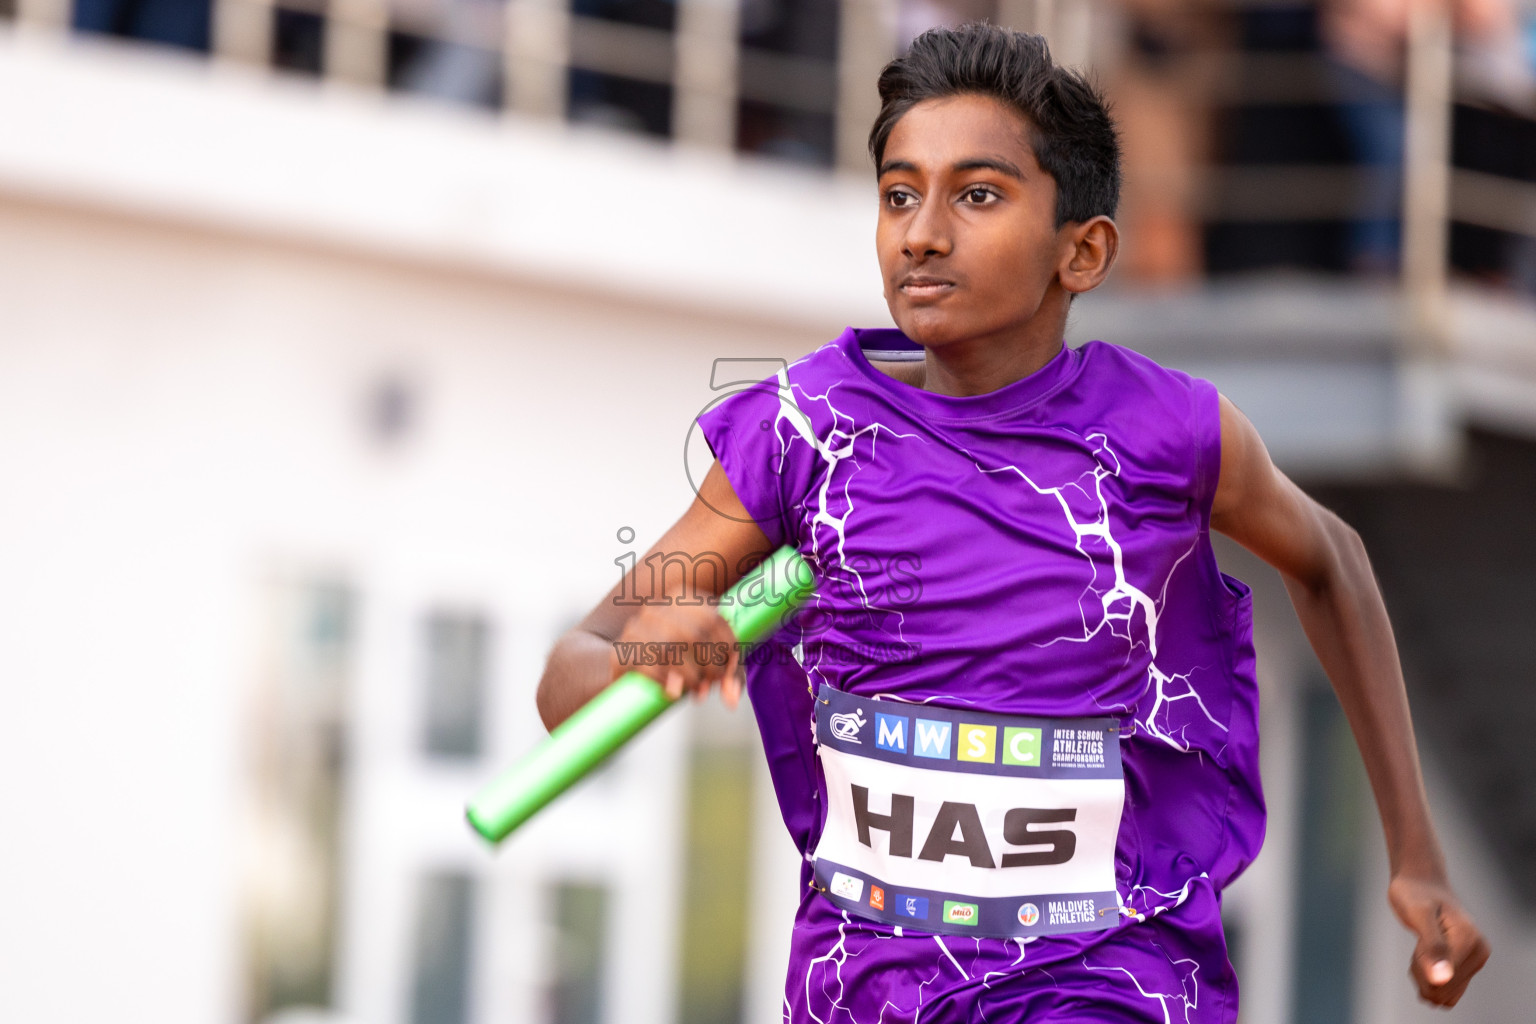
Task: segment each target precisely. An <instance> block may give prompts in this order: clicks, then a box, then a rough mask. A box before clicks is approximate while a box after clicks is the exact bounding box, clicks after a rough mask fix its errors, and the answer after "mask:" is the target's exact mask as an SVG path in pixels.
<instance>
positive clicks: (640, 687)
mask: <svg viewBox="0 0 1536 1024" xmlns="http://www.w3.org/2000/svg"><path fill="white" fill-rule="evenodd" d="M812 589H813V583H812V578H811V570H810V566H808V565H806V564H805V560H804V559H803V558H801V557H800V553H799V552H797V551H796V550H795V549H794V548H792V547H789V546H787V545H786V546H785V547H782V548H779V550H777V551H775V552H774V553H773V554H772V555H770V556H769V557H768V558H767V559H766V560H765V561H764V562H763V564H762V565H760V566H758V567H757V568H756V569H754V570H753V571H752V572H750V573H748V574H747V575H746V576H743V577H742V578H741V579H740V580H738V581H737V582H736V585H735V586H734V587H732V588H731V589H730V590H728V591H726V592H725V594H724V595H723V596H722V597H721V599H720V604H719V611H720V616H721V617H722V618H723V619H725V621H726V622H728V623H729V624H730V627H731V631H732V632H734V633H735V634H736V639H737V640H739V641H741V642H742V643H755V642H756V641H758V640H762V639H764V638H766V637H769V636H771V635H773V633H774V631H775V630H777V629H778V628H779V626H780V624H782V623H783V621H784V620H785V619H786V618H788V617H789V615H790V613H791V612H793V611H794V610H795V609H796V608H799V607H800V606H801V605H802V604H804V603H805V599H806V598H807V597H809V596H810V593H811V590H812ZM673 703H674V702H673V701H672V700H671V699H670V698H668V697H667V693H666V690H664V689H663V688H662V686H661V684H660V683H657V682H656V681H655V680H654V679H652V678H650V677H649V676H645V675H641V674H640V673H639V672H626V673H625V674H624V675H622V676H620V677H619V678H618V679H616V680H614V681H613V682H612V683H611V684H610V685H609V686H608V688H607V689H605V690H603V691H602V692H601V693H599V694H598V695H597V696H596V697H593V698H592V699H591V700H589V701H587V703H586V704H585V705H584V706H583V707H582V708H581V710H579V711H577V712H576V713H575V714H574V715H572V716H571V717H570V718H568V719H566V720H565V721H564V722H562V723H561V724H560V725H559V726H557V727H556V728H555V730H554V731H553V732H551V733H550V734H549V738H548V739H546V740H545V741H544V742H543V743H541V744H540V745H539V746H538V747H536V748H535V749H534V750H533V752H532V753H530V754H529V755H528V756H527V757H525V758H523V759H522V760H521V761H519V762H517V764H515V765H513V766H512V767H511V768H509V769H507V770H506V771H505V772H503V773H502V774H501V775H500V776H499V777H498V778H496V779H495V780H494V781H493V782H491V783H490V785H488V786H486V787H485V788H484V789H482V790H481V791H480V792H479V793H478V794H477V795H476V796H475V798H474V799H473V800H471V801H470V802H469V806H467V807H466V808H465V809H464V816H465V817H466V818H468V819H469V823H470V825H471V826H472V827H473V828H474V830H475V831H476V832H478V833H480V834H481V835H482V836H484V837H485V838H486V839H488V840H490V841H491V842H493V843H499V842H501V840H503V839H505V838H506V837H507V835H508V834H509V833H510V832H511V831H512V830H513V829H515V828H517V827H518V826H519V825H521V824H522V823H523V822H525V821H527V820H528V819H529V818H531V817H533V816H534V815H535V814H537V813H538V812H539V810H541V809H542V808H543V807H544V805H545V804H547V803H549V802H550V801H551V800H553V799H554V798H555V797H557V796H559V795H560V794H561V793H563V792H565V791H566V790H567V789H569V788H570V787H571V786H572V785H574V784H575V783H576V782H577V781H578V780H580V779H581V778H582V777H583V776H585V775H586V774H587V773H588V772H590V771H591V770H592V769H593V768H596V767H597V766H598V765H599V764H600V763H601V762H602V761H603V759H604V758H606V757H608V755H610V754H612V753H613V752H614V751H616V750H618V749H619V748H620V747H622V746H623V745H624V744H625V743H627V742H629V740H630V739H631V738H632V737H633V736H634V735H635V734H636V733H637V732H639V731H640V730H641V729H643V728H645V727H646V726H647V725H649V724H650V723H651V721H652V720H653V719H654V718H656V716H657V715H659V714H661V713H662V712H663V711H665V710H667V708H669V707H671V706H672V704H673Z"/></svg>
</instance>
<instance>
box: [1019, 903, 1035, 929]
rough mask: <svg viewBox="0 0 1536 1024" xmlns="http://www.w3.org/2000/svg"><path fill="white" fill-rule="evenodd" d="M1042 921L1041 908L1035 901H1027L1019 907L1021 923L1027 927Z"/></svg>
mask: <svg viewBox="0 0 1536 1024" xmlns="http://www.w3.org/2000/svg"><path fill="white" fill-rule="evenodd" d="M1039 921H1040V908H1039V907H1037V906H1035V905H1034V904H1033V903H1025V904H1024V905H1022V906H1021V907H1019V924H1021V925H1023V926H1024V927H1025V928H1032V927H1034V926H1035V925H1036V924H1037V923H1039Z"/></svg>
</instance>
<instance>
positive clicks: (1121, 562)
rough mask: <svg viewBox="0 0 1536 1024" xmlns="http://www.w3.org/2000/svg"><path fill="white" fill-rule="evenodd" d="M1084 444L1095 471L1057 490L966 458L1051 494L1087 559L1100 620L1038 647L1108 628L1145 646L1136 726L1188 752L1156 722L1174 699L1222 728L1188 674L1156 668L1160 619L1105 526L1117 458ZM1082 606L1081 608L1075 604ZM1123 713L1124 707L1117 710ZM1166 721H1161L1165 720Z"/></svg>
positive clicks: (1097, 444) (1096, 441) (1104, 441)
mask: <svg viewBox="0 0 1536 1024" xmlns="http://www.w3.org/2000/svg"><path fill="white" fill-rule="evenodd" d="M1085 440H1086V441H1089V442H1091V443H1093V445H1094V448H1093V456H1094V468H1093V469H1092V470H1089V471H1086V472H1084V473H1083V474H1082V476H1079V477H1078V478H1077V479H1075V480H1072V481H1071V482H1069V483H1065V484H1060V485H1058V486H1056V487H1042V486H1041V485H1040V484H1037V483H1035V481H1034V480H1033V479H1031V478H1030V476H1029V474H1028V473H1026V472H1024V471H1023V470H1022V469H1020V468H1019V467H1018V466H1014V465H1005V466H997V467H991V468H989V467H986V466H983V465H982V464H981V463H980V462H978V461H976V457H975V456H974V455H973V454H971V453H970V452H969V451H967V452H966V453H965V454H966V456H967V457H969V458H970V459H971V462H972V463H973V464H974V465H975V466H976V468H977V469H978V470H980V471H981V472H982V473H1014V474H1017V475H1018V477H1019V479H1021V480H1023V481H1024V482H1025V483H1026V484H1028V485H1029V486H1030V487H1031V488H1032V489H1033V490H1034V492H1035V493H1036V494H1039V495H1045V496H1050V497H1052V498H1054V499H1055V500H1056V503H1057V504H1058V505H1060V506H1061V511H1062V514H1063V515H1064V516H1066V518H1067V525H1068V526H1069V527H1070V528H1071V529H1072V533H1073V536H1074V537H1075V538H1076V548H1077V550H1078V553H1080V554H1081V555H1082V556H1083V558H1084V559H1086V560H1087V562H1088V566H1089V571H1090V577H1089V582H1088V585H1087V587H1085V588H1084V591H1083V593H1084V595H1088V594H1093V595H1095V596H1097V598H1098V606H1099V608H1098V612H1099V618H1098V621H1097V622H1090V621H1089V620H1088V618H1087V616H1084V620H1083V635H1082V636H1076V637H1058V638H1057V639H1055V640H1050V641H1047V642H1046V643H1045V644H1043V645H1042V646H1046V647H1048V646H1051V645H1052V644H1057V643H1086V642H1088V641H1089V640H1092V639H1093V638H1094V637H1095V636H1097V635H1098V634H1099V633H1100V632H1101V631H1103V630H1106V629H1107V630H1108V631H1109V632H1110V633H1111V634H1112V635H1114V636H1119V637H1122V638H1123V639H1124V640H1125V641H1126V642H1127V643H1128V644H1129V645H1130V646H1131V648H1132V649H1135V648H1136V647H1139V646H1145V647H1146V649H1147V652H1148V654H1149V655H1150V658H1149V661H1148V663H1147V675H1148V681H1147V684H1148V687H1149V688H1150V689H1152V691H1153V699H1152V702H1151V705H1150V707H1148V708H1147V711H1146V714H1145V715H1144V716H1143V717H1141V718H1138V719H1136V722H1137V724H1138V725H1139V726H1140V727H1141V728H1143V729H1145V730H1146V731H1147V732H1148V733H1149V734H1151V735H1152V736H1155V737H1156V738H1157V739H1159V740H1161V741H1162V742H1164V743H1166V744H1168V745H1169V746H1170V747H1173V748H1175V749H1177V750H1181V751H1184V752H1186V753H1187V752H1188V751H1189V743H1188V740H1187V737H1186V735H1185V730H1184V729H1183V728H1180V729H1179V730H1178V735H1175V734H1174V732H1173V730H1171V729H1169V728H1167V727H1166V726H1165V725H1160V724H1159V722H1158V717H1159V715H1160V714H1161V715H1165V716H1166V712H1167V710H1168V707H1169V705H1171V704H1174V703H1176V702H1178V701H1183V700H1193V701H1194V702H1195V703H1196V704H1197V705H1198V706H1199V708H1200V713H1201V714H1203V715H1204V716H1205V718H1206V720H1207V721H1209V722H1210V723H1211V724H1212V725H1214V726H1215V727H1216V728H1218V729H1220V730H1221V731H1222V732H1226V731H1227V727H1226V726H1224V725H1222V724H1221V723H1220V722H1218V721H1217V720H1216V718H1215V717H1214V716H1213V715H1212V714H1211V712H1210V709H1209V708H1207V707H1206V706H1205V701H1203V700H1201V699H1200V694H1199V693H1198V692H1197V691H1196V690H1195V688H1194V686H1193V685H1191V683H1190V681H1189V674H1188V673H1169V672H1166V671H1164V670H1163V669H1161V668H1159V667H1158V664H1157V624H1158V619H1159V618H1160V616H1161V609H1160V608H1159V604H1158V602H1156V601H1154V600H1152V598H1151V596H1150V595H1149V594H1147V592H1146V591H1144V590H1142V589H1141V588H1139V587H1137V586H1136V585H1135V584H1133V583H1131V581H1130V580H1129V579H1128V578H1127V577H1126V575H1125V552H1124V551H1123V550H1122V549H1121V547H1120V542H1119V541H1117V540H1116V539H1115V535H1114V531H1113V530H1112V529H1111V528H1110V514H1109V511H1110V510H1109V501H1108V499H1106V498H1105V497H1104V481H1105V480H1106V479H1108V478H1110V477H1118V476H1119V475H1120V459H1119V457H1118V456H1117V455H1115V452H1114V449H1112V448H1110V446H1109V439H1108V438H1107V437H1105V436H1104V435H1103V434H1089V435H1088V436H1087V437H1086V438H1085ZM1073 494H1076V495H1081V496H1082V497H1084V498H1088V499H1089V500H1090V501H1091V502H1092V514H1091V516H1089V517H1085V518H1082V519H1080V518H1079V517H1078V515H1077V514H1074V511H1073V507H1072V506H1073V502H1072V500H1071V496H1072V495H1073ZM1095 541H1096V542H1098V544H1100V545H1102V546H1103V547H1104V548H1105V549H1106V550H1107V551H1108V552H1109V556H1110V568H1111V569H1112V570H1113V574H1114V582H1113V583H1112V584H1111V585H1110V586H1109V588H1108V589H1106V590H1104V591H1098V590H1096V589H1095V584H1096V583H1097V582H1098V579H1099V569H1100V567H1099V565H1098V563H1096V562H1095V560H1094V553H1093V552H1092V551H1090V550H1089V545H1090V544H1092V543H1093V542H1095ZM1193 550H1194V549H1193V547H1191V549H1190V551H1186V552H1184V554H1182V555H1180V556H1179V558H1178V559H1177V560H1176V561H1175V562H1174V563H1173V566H1172V568H1170V569H1169V571H1168V578H1169V579H1172V577H1173V573H1174V571H1175V570H1177V569H1178V567H1179V564H1180V563H1181V562H1183V561H1184V559H1185V558H1188V557H1189V555H1190V552H1191V551H1193ZM1167 591H1168V581H1167V580H1164V581H1163V590H1162V595H1161V596H1164V597H1166V595H1167ZM1079 608H1081V604H1080V605H1079ZM1137 612H1140V613H1141V620H1142V623H1143V626H1144V630H1145V634H1144V635H1145V640H1144V641H1138V639H1137V637H1136V634H1135V631H1134V626H1135V620H1136V614H1137ZM1175 683H1177V684H1180V685H1182V686H1183V692H1182V693H1179V692H1174V691H1173V689H1172V687H1173V686H1174V684H1175ZM1122 710H1124V709H1122ZM1165 721H1166V718H1165Z"/></svg>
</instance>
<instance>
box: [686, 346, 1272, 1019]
mask: <svg viewBox="0 0 1536 1024" xmlns="http://www.w3.org/2000/svg"><path fill="white" fill-rule="evenodd" d="M914 347H915V346H913V344H912V342H910V341H908V340H907V339H906V338H905V337H903V336H902V335H901V334H900V333H899V332H896V331H889V330H879V331H856V330H849V331H846V332H844V334H843V335H842V336H841V337H839V338H837V339H836V340H835V341H832V342H829V343H828V344H826V345H824V346H822V347H821V348H819V349H817V350H816V351H814V352H812V353H811V354H809V355H808V356H806V357H805V358H803V359H800V360H799V361H797V362H795V363H793V364H790V365H789V366H788V367H787V369H786V370H785V371H784V372H782V373H781V374H780V375H779V376H778V377H777V379H769V380H767V381H765V382H763V383H762V384H760V385H758V386H756V387H754V388H752V389H749V390H747V391H743V392H739V393H737V394H735V395H732V396H731V397H729V398H727V399H725V400H724V401H722V402H720V403H719V404H717V405H716V406H714V407H713V408H711V409H709V410H708V411H707V412H706V413H705V414H704V415H702V416H701V417H700V420H699V422H700V426H701V429H702V430H703V432H704V435H705V437H706V438H707V440H708V441H709V443H710V446H711V448H712V449H713V451H714V453H715V455H716V457H717V458H718V459H719V461H720V464H721V466H722V467H723V469H724V470H725V473H726V475H727V476H728V478H729V479H730V481H731V484H732V486H733V487H734V488H735V490H736V493H737V495H738V496H739V497H740V499H741V501H742V503H743V504H744V505H745V507H746V508H747V510H748V511H749V512H750V513H751V514H752V515H753V517H754V518H755V519H756V520H758V522H759V525H760V526H761V527H762V529H763V531H764V532H765V533H766V534H767V535H768V537H769V539H770V540H771V541H772V542H773V543H774V544H775V545H778V544H784V543H788V544H794V545H795V546H796V547H797V548H798V549H799V551H800V552H801V554H802V555H804V556H805V558H806V559H807V560H808V561H809V562H810V563H811V564H812V566H813V567H814V568H815V570H816V573H817V577H818V592H817V595H816V598H815V600H814V603H813V604H812V605H811V606H809V607H808V608H807V609H806V610H804V611H803V612H802V613H801V614H800V615H798V616H797V617H796V619H795V620H794V622H793V623H792V625H791V627H790V628H788V629H786V630H784V631H782V632H781V633H780V634H779V637H778V638H777V639H776V640H775V641H774V645H773V646H771V647H767V648H764V649H761V650H759V651H758V652H756V655H757V656H756V657H754V658H753V659H752V663H751V664H750V667H749V679H748V684H749V693H750V696H751V700H752V705H753V708H754V710H755V712H756V714H757V718H758V723H759V728H760V731H761V733H762V736H763V742H764V747H765V751H766V754H767V758H768V764H769V767H770V770H771V772H772V775H773V781H774V785H775V788H776V791H777V793H778V798H779V803H780V806H781V808H782V810H783V813H784V820H785V824H786V825H787V826H788V828H789V831H790V834H791V835H792V836H793V838H794V841H795V843H796V844H797V845H798V846H799V848H800V849H801V851H802V852H804V853H805V854H806V855H807V858H809V856H810V854H811V852H812V851H814V850H815V848H816V844H817V841H818V839H819V836H820V832H821V829H822V827H823V825H824V823H825V818H826V812H825V810H824V808H825V806H826V803H827V799H828V798H827V789H826V783H825V780H824V779H823V777H822V771H821V767H820V763H819V761H818V758H817V752H816V747H815V731H814V718H815V715H814V705H813V693H814V692H815V691H816V690H817V688H818V687H820V686H822V685H824V684H829V685H831V686H834V687H836V688H837V689H839V690H842V691H845V692H847V693H851V694H854V695H856V696H859V697H864V698H878V699H880V700H887V701H891V702H893V705H894V706H896V707H901V706H903V702H906V703H917V704H936V705H941V706H944V707H948V708H956V709H974V710H976V711H984V712H990V713H994V714H1002V715H1029V716H1040V717H1049V718H1093V717H1100V718H1102V717H1113V718H1115V719H1118V721H1119V722H1120V750H1121V757H1122V763H1123V771H1124V778H1125V803H1124V809H1123V812H1122V815H1121V818H1120V827H1119V832H1118V841H1117V843H1116V844H1115V853H1114V874H1115V879H1116V888H1117V895H1118V899H1119V903H1120V915H1121V916H1120V918H1119V923H1118V925H1117V926H1115V927H1113V928H1110V929H1109V930H1105V931H1097V932H1091V933H1083V934H1065V935H1049V936H1042V937H1038V938H1026V939H1017V938H1012V939H1006V938H985V937H960V936H957V935H939V934H932V933H927V932H922V931H917V930H914V929H911V928H907V929H901V928H895V927H892V926H890V925H888V924H884V923H880V922H876V921H870V920H866V919H864V918H862V917H859V916H855V915H850V914H849V913H847V912H846V911H845V910H842V909H840V908H839V907H838V906H837V905H835V904H834V903H833V902H832V900H831V899H830V898H829V897H828V896H826V895H824V894H823V893H821V892H818V891H816V890H815V889H814V888H813V887H812V886H811V884H810V883H811V881H812V876H811V865H810V864H809V862H807V864H806V868H805V872H804V876H803V877H804V881H805V882H806V883H807V885H806V888H805V889H804V890H803V896H802V899H801V903H800V909H799V913H798V914H797V916H796V920H795V925H794V936H793V943H792V953H791V959H790V965H789V976H788V982H787V986H786V996H785V1016H786V1019H787V1020H791V1021H796V1022H799V1021H806V1022H811V1021H820V1022H831V1021H838V1022H843V1024H875V1022H881V1024H897V1022H917V1021H923V1022H939V1021H969V1020H998V1021H1002V1020H1007V1021H1012V1020H1023V1019H1029V1020H1031V1021H1051V1020H1062V1021H1066V1020H1072V1021H1083V1020H1088V1021H1093V1020H1105V1021H1124V1020H1133V1021H1134V1020H1142V1019H1145V1020H1149V1021H1190V1022H1194V1021H1230V1020H1232V1019H1234V1018H1235V1016H1236V1012H1237V991H1236V981H1235V978H1234V977H1233V976H1232V971H1231V968H1230V966H1229V964H1228V962H1227V958H1226V952H1225V944H1224V941H1223V939H1222V934H1221V925H1220V913H1219V900H1220V892H1221V889H1222V887H1224V886H1225V885H1227V884H1228V883H1229V882H1231V881H1232V879H1234V878H1235V877H1237V875H1238V874H1239V873H1240V872H1241V871H1242V870H1243V869H1244V868H1245V867H1246V866H1247V865H1248V863H1249V862H1250V861H1251V860H1252V859H1253V857H1254V855H1255V854H1256V853H1257V852H1258V849H1259V846H1260V844H1261V843H1262V841H1263V832H1264V805H1263V798H1262V795H1261V793H1260V788H1259V775H1258V734H1257V706H1258V690H1257V686H1256V685H1255V681H1254V656H1253V647H1252V639H1251V633H1252V627H1251V620H1250V608H1249V601H1248V593H1247V590H1246V588H1245V587H1243V585H1242V584H1240V583H1238V582H1237V581H1235V580H1232V579H1230V578H1229V577H1225V576H1223V575H1222V574H1221V573H1220V571H1219V570H1218V569H1217V566H1216V561H1215V557H1214V555H1213V553H1212V550H1211V545H1210V537H1209V532H1208V531H1209V516H1210V507H1211V501H1212V498H1213V496H1214V492H1215V488H1216V481H1217V475H1218V470H1219V465H1220V426H1219V417H1218V408H1217V395H1216V390H1215V388H1214V387H1213V386H1212V385H1211V384H1209V383H1208V382H1206V381H1203V380H1198V379H1194V378H1190V377H1188V376H1186V375H1184V374H1181V373H1178V372H1175V371H1172V370H1166V369H1163V368H1162V367H1160V366H1158V365H1156V364H1155V363H1153V362H1151V361H1150V360H1148V359H1146V358H1145V357H1142V356H1140V355H1138V354H1136V353H1134V352H1131V351H1129V350H1127V349H1123V348H1119V347H1116V346H1113V345H1108V344H1104V343H1102V342H1090V343H1088V344H1087V345H1085V346H1083V347H1082V348H1080V349H1063V350H1062V351H1061V352H1060V353H1058V354H1057V355H1056V356H1055V357H1054V358H1053V359H1052V360H1051V361H1050V362H1049V363H1048V364H1047V365H1046V366H1044V367H1043V368H1041V369H1040V370H1039V371H1037V372H1036V373H1034V374H1031V375H1030V376H1028V377H1026V378H1024V379H1022V380H1019V381H1016V382H1014V383H1012V384H1009V385H1007V386H1005V387H1003V388H1000V389H998V390H996V391H993V392H991V393H989V394H985V395H978V396H974V397H967V398H954V397H948V396H943V395H936V394H933V393H930V392H926V391H923V390H921V389H918V388H914V387H911V386H908V385H905V384H902V383H900V382H898V381H895V380H893V379H891V378H890V377H888V376H886V375H885V374H883V373H881V372H880V371H879V370H876V369H875V368H874V367H873V366H871V365H870V363H869V360H868V357H867V356H866V355H865V354H864V350H877V349H912V348H914Z"/></svg>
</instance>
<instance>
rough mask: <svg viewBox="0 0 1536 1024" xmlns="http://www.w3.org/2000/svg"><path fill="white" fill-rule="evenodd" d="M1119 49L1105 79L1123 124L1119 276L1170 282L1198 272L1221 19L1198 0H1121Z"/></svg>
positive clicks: (1116, 114)
mask: <svg viewBox="0 0 1536 1024" xmlns="http://www.w3.org/2000/svg"><path fill="white" fill-rule="evenodd" d="M1122 8H1123V15H1124V18H1125V22H1124V32H1123V39H1124V49H1123V52H1122V53H1121V54H1120V56H1119V59H1118V61H1116V62H1113V71H1112V72H1111V74H1110V76H1109V79H1108V81H1107V82H1106V83H1105V84H1106V86H1107V88H1108V91H1109V94H1110V98H1111V100H1112V102H1113V109H1114V112H1115V119H1116V122H1117V124H1118V125H1119V128H1120V133H1121V143H1122V147H1123V154H1124V161H1125V186H1124V191H1123V194H1122V195H1123V199H1122V205H1121V210H1120V213H1119V215H1118V216H1117V218H1116V219H1117V220H1118V221H1119V223H1120V225H1121V228H1122V229H1123V230H1122V238H1123V244H1124V249H1123V251H1122V252H1121V258H1120V266H1121V268H1122V272H1123V273H1125V274H1126V276H1128V277H1130V278H1132V279H1134V280H1138V281H1144V282H1155V283H1162V284H1167V283H1173V282H1178V281H1187V280H1190V279H1192V278H1194V277H1197V276H1198V275H1199V274H1200V273H1201V271H1202V269H1203V262H1204V261H1203V250H1204V242H1203V238H1202V231H1201V210H1200V203H1199V197H1200V187H1199V184H1200V175H1201V169H1202V168H1203V167H1204V166H1206V165H1207V164H1208V163H1209V162H1210V159H1211V147H1212V141H1211V134H1212V130H1211V114H1212V104H1211V96H1212V95H1213V94H1214V89H1213V82H1212V81H1211V74H1212V71H1213V70H1214V66H1213V64H1212V63H1211V62H1210V61H1209V60H1201V59H1199V58H1200V57H1201V55H1202V54H1205V55H1209V54H1210V53H1211V52H1213V50H1214V48H1215V47H1216V46H1217V45H1219V43H1220V36H1221V34H1222V27H1223V19H1222V18H1221V17H1220V16H1219V12H1217V11H1216V10H1214V9H1213V8H1211V7H1209V6H1207V5H1206V4H1204V3H1199V2H1196V3H1190V2H1188V0H1126V2H1125V3H1123V4H1122Z"/></svg>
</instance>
